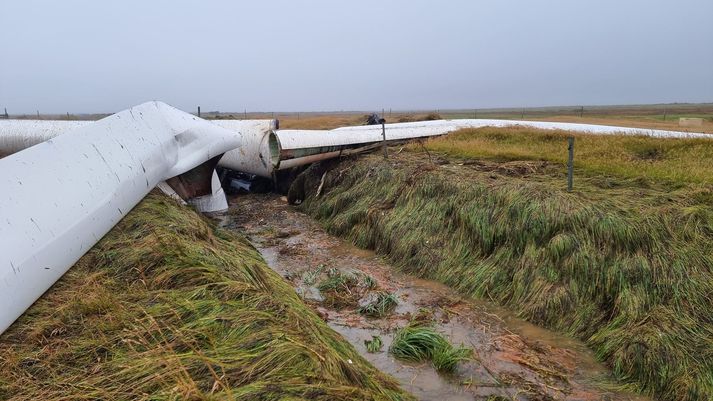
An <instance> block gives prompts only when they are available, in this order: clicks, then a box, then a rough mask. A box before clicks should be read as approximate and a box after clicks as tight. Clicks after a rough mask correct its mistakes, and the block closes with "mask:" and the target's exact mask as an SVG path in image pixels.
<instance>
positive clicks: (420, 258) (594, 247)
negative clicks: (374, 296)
mask: <svg viewBox="0 0 713 401" xmlns="http://www.w3.org/2000/svg"><path fill="white" fill-rule="evenodd" d="M516 132H517V131H516ZM473 135H475V136H476V137H477V138H481V139H479V140H482V141H483V142H482V144H483V145H482V146H481V147H478V146H475V145H472V147H470V148H466V149H465V150H463V149H460V144H459V141H461V139H462V138H464V137H466V138H470V137H471V136H473ZM500 135H502V136H503V137H502V139H488V138H487V137H488V136H490V137H493V136H500ZM513 135H514V134H513V131H510V130H506V131H505V132H500V131H489V130H485V131H480V132H477V133H473V132H470V131H468V132H463V133H460V134H456V135H455V139H454V138H450V139H449V138H444V139H443V140H442V141H441V142H438V141H434V142H432V143H431V144H429V146H431V148H432V149H439V147H440V149H442V150H448V151H449V152H452V153H454V154H458V155H461V156H467V157H475V156H476V155H485V156H488V157H496V156H497V157H501V153H498V152H501V151H503V148H502V147H495V148H492V147H490V146H489V145H491V144H493V143H495V142H493V141H503V142H505V143H507V142H508V141H515V142H516V143H517V145H513V148H512V149H520V150H519V151H518V152H527V153H525V155H533V153H532V152H530V151H529V150H528V151H526V146H525V145H524V143H527V141H529V140H530V139H516V138H514V137H513ZM533 135H539V136H542V135H544V134H542V133H534V134H533ZM549 135H552V136H553V138H554V139H553V143H557V145H556V146H555V145H552V146H555V147H554V148H556V149H558V150H559V149H560V148H562V143H563V141H562V138H561V137H560V134H558V133H550V134H549ZM540 139H542V138H540ZM580 139H581V141H580ZM604 139H607V140H612V141H614V142H613V144H614V145H612V147H616V148H619V146H618V145H622V144H629V145H631V144H636V143H642V144H645V143H646V142H645V141H644V140H643V139H641V138H631V139H626V138H624V139H623V138H611V137H606V138H604ZM533 140H534V139H533ZM542 140H543V141H544V139H542ZM585 140H587V139H586V138H584V137H582V138H578V141H580V142H578V149H582V148H584V147H585V146H584V144H583V143H582V142H584V141H585ZM592 141H595V139H592ZM630 141H632V142H630ZM639 141H642V142H639ZM462 142H464V143H469V142H467V141H462ZM686 144H687V146H689V148H686V147H685V146H684V145H686ZM594 145H595V144H593V145H592V146H594ZM596 145H597V146H600V150H602V152H604V149H603V148H601V146H602V145H601V144H596ZM468 146H470V145H468ZM538 146H541V147H540V148H539V149H547V146H550V145H542V144H540V145H538ZM627 146H628V145H627ZM679 146H683V148H679ZM709 146H710V145H708V144H707V143H705V144H704V143H699V142H697V141H682V142H680V143H677V144H668V143H667V144H666V145H665V146H664V151H663V153H664V154H665V155H667V156H666V159H665V160H670V159H669V158H670V157H672V156H671V155H672V154H676V153H677V152H684V151H686V149H688V150H689V151H690V152H691V154H692V155H693V156H692V157H691V159H693V158H703V157H704V155H705V152H708V150H709V149H711V148H710V147H709ZM554 148H553V149H554ZM624 149H626V146H624ZM624 151H625V150H607V151H606V152H610V153H613V154H616V153H617V152H624ZM458 152H460V153H458ZM562 153H566V152H564V151H563V152H562ZM610 153H604V154H610ZM509 154H510V156H509V157H508V158H509V159H512V158H515V157H520V154H519V153H517V152H516V151H514V150H513V151H512V153H509ZM390 157H391V160H390V162H384V161H383V159H382V158H381V157H380V156H378V155H373V156H366V157H364V158H361V159H359V160H356V161H347V162H346V163H350V164H349V165H348V166H345V165H341V166H339V167H338V168H336V169H335V170H334V172H333V173H332V172H330V173H328V174H327V176H326V178H325V186H324V190H323V192H322V195H321V196H320V197H316V196H314V195H313V194H314V193H315V190H314V188H316V186H317V185H319V182H320V179H321V177H322V173H323V171H324V168H325V167H324V166H320V165H315V166H313V167H312V168H311V169H310V170H308V171H307V172H306V173H305V177H306V178H305V179H304V180H303V185H305V186H307V187H309V188H306V190H305V193H307V194H308V197H307V199H306V200H305V201H304V202H303V204H302V206H301V208H302V209H303V210H305V211H306V212H308V213H310V214H311V215H312V216H314V217H316V218H317V219H318V220H320V221H322V222H323V224H324V225H325V227H326V229H327V230H328V231H329V232H331V233H333V234H336V235H341V236H344V237H347V238H349V239H350V240H351V241H352V242H354V243H355V244H356V245H358V246H361V247H363V248H371V249H374V250H375V251H376V252H378V253H380V254H382V255H385V256H386V257H387V258H388V259H389V260H390V261H391V262H392V263H393V264H394V265H396V266H398V267H400V268H401V269H402V270H404V271H406V272H410V273H413V274H416V275H419V276H423V277H427V278H431V279H435V280H439V281H441V282H443V283H445V284H447V285H449V286H451V287H453V288H454V289H457V290H458V291H460V292H462V293H464V294H468V295H472V296H476V297H482V298H487V299H490V300H493V301H495V302H497V303H499V304H501V305H505V306H507V307H509V308H511V309H512V310H516V311H519V314H520V316H521V317H523V318H526V319H528V320H529V321H531V322H534V323H537V324H540V325H543V326H546V327H549V328H553V329H556V330H558V331H561V332H565V333H568V334H570V335H572V336H574V337H577V338H580V339H582V340H583V341H585V342H586V343H587V344H588V345H589V346H591V348H592V349H593V350H594V351H595V352H596V354H597V355H598V357H599V358H600V359H601V360H603V361H606V362H607V363H608V364H609V366H611V368H612V370H613V372H614V374H615V376H617V377H618V378H619V379H620V380H621V381H622V382H624V383H627V384H631V385H634V386H636V387H637V388H639V389H640V390H641V391H642V392H644V393H646V394H652V395H655V396H656V397H657V398H658V399H660V400H667V401H668V400H671V401H672V400H686V401H694V400H696V401H697V400H709V399H713V314H712V313H711V299H712V298H711V294H713V187H711V186H710V185H700V184H695V185H694V184H684V183H678V184H660V183H657V182H656V181H652V180H648V179H645V178H641V177H634V178H629V176H630V174H633V170H628V169H630V168H633V166H634V165H636V164H629V162H628V161H625V162H624V164H623V166H626V168H625V169H624V171H625V172H626V174H624V175H623V176H602V175H599V174H594V173H592V174H589V175H587V174H584V173H582V174H580V175H579V176H578V178H576V184H575V188H576V191H575V192H573V193H567V192H566V191H565V190H564V188H565V184H564V183H565V180H564V173H563V171H562V170H563V169H561V168H560V167H557V166H556V165H555V169H554V171H550V170H548V169H544V170H542V171H540V170H528V171H527V173H526V174H524V175H521V174H513V173H512V172H511V171H510V169H508V170H507V171H503V172H501V171H500V170H499V169H497V168H490V167H488V166H481V165H472V166H471V165H463V166H458V165H456V164H446V165H444V166H434V165H433V164H432V163H429V162H428V157H427V156H426V155H422V154H418V155H414V154H401V155H398V156H396V155H391V156H390ZM533 157H534V156H533ZM552 157H553V158H555V157H559V156H552ZM578 157H579V159H580V160H582V159H584V160H586V157H584V156H581V155H580V156H578ZM708 159H709V160H710V158H708ZM609 160H610V161H612V163H611V164H612V166H614V167H611V168H624V167H621V166H619V167H616V166H617V164H616V163H614V162H618V161H619V160H628V159H621V158H616V157H613V156H612V157H610V158H609ZM580 163H584V161H583V160H582V161H581V162H580ZM592 163H594V165H596V166H601V168H602V169H605V166H604V165H603V164H597V163H600V162H596V161H594V160H593V161H592ZM602 163H603V162H602ZM645 163H651V162H649V161H647V162H645ZM490 164H494V165H497V164H498V163H490ZM702 164H703V162H702V161H700V160H698V161H691V162H690V165H691V166H698V167H692V168H691V171H692V173H693V174H695V172H696V169H698V171H699V172H700V171H702V170H703V166H702ZM642 165H643V164H642ZM685 165H686V164H677V165H672V166H677V167H672V168H673V169H674V170H676V169H678V171H680V170H683V169H684V167H683V166H685ZM580 166H581V164H580ZM485 167H488V168H485ZM491 167H492V166H491ZM596 170H597V169H596V168H593V169H592V170H591V171H596ZM579 171H581V169H580V170H579ZM647 171H649V172H651V171H656V172H657V173H656V174H659V173H660V174H663V175H667V176H668V174H669V173H666V172H664V170H663V169H658V167H657V170H646V169H644V168H642V169H641V172H642V174H643V175H646V174H648V173H647ZM652 174H653V173H652ZM656 174H654V176H655V175H656ZM676 174H678V173H676ZM676 174H674V176H676ZM710 176H713V175H710ZM701 177H702V176H701ZM313 187H314V188H313ZM397 352H400V351H397ZM405 352H406V353H405V354H404V355H409V354H408V353H407V352H408V351H405ZM411 352H412V354H413V355H414V357H420V354H419V353H417V352H415V351H411Z"/></svg>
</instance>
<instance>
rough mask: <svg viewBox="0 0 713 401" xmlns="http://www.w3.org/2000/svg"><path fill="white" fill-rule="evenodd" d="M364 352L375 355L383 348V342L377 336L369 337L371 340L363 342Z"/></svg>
mask: <svg viewBox="0 0 713 401" xmlns="http://www.w3.org/2000/svg"><path fill="white" fill-rule="evenodd" d="M364 345H365V346H366V351H367V352H369V353H372V354H374V353H377V352H379V351H381V349H382V348H383V347H384V342H383V341H382V340H381V337H379V336H371V340H364Z"/></svg>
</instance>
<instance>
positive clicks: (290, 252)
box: [219, 194, 644, 400]
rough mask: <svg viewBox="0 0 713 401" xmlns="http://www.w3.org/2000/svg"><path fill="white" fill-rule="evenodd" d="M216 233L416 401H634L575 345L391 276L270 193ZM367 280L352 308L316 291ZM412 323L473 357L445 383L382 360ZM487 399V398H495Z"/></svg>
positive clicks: (248, 203) (237, 210)
mask: <svg viewBox="0 0 713 401" xmlns="http://www.w3.org/2000/svg"><path fill="white" fill-rule="evenodd" d="M219 217H220V220H221V223H222V225H224V226H225V227H228V228H231V229H235V230H238V231H240V232H242V233H245V234H247V235H248V237H249V238H250V240H251V241H252V243H253V244H254V245H255V247H256V248H257V249H258V250H259V251H260V253H261V254H262V255H263V257H264V258H265V260H266V261H267V263H268V265H269V266H270V267H271V268H273V269H274V270H275V271H277V272H278V273H280V274H281V275H282V276H283V277H284V278H285V279H286V280H287V281H289V282H290V283H292V285H293V286H294V287H295V289H296V291H297V292H298V293H299V294H301V296H302V297H303V299H304V300H305V301H306V302H307V303H308V304H310V305H311V306H313V307H314V308H315V309H316V310H317V311H318V313H319V314H320V316H322V317H323V318H324V319H325V320H326V321H327V322H328V323H329V325H330V326H331V327H332V328H333V329H334V330H336V331H337V332H339V333H341V334H342V335H343V336H344V337H345V338H346V339H348V340H349V341H350V342H351V343H352V345H353V346H354V347H355V348H356V349H357V350H358V351H359V352H360V353H361V354H362V355H363V356H364V357H365V358H366V359H367V360H369V361H370V362H371V363H372V364H373V365H374V366H376V367H377V368H379V369H380V370H382V371H384V372H387V373H389V374H391V375H392V376H394V377H395V378H397V379H398V380H399V381H400V382H401V384H402V386H403V388H404V389H406V390H407V391H409V392H411V393H413V394H414V395H415V396H417V397H418V398H420V399H423V400H473V399H488V398H490V399H493V398H495V397H497V396H499V397H503V398H501V399H507V400H511V399H512V400H643V399H644V398H642V397H637V396H634V395H632V394H628V393H623V392H616V391H609V390H607V389H611V388H613V387H614V386H613V384H612V382H611V381H610V379H609V376H608V371H607V369H606V368H605V367H604V366H602V365H601V364H599V363H598V362H596V361H595V359H594V357H593V355H592V353H591V352H590V351H589V350H588V349H587V348H586V347H585V346H584V345H583V344H582V343H581V342H578V341H576V340H572V339H570V338H567V337H564V336H561V335H558V334H556V333H553V332H550V331H548V330H545V329H542V328H539V327H536V326H533V325H531V324H529V323H527V322H525V321H522V320H519V319H517V318H516V317H514V316H513V314H512V313H510V312H508V311H506V310H503V309H502V308H498V307H496V306H494V305H492V304H489V303H487V302H483V301H478V300H474V299H468V298H463V297H460V296H457V295H456V294H455V293H454V292H453V291H452V290H450V289H449V288H448V287H446V286H444V285H441V284H439V283H436V282H433V281H428V280H421V279H417V278H414V277H410V276H407V275H403V274H400V273H398V272H397V271H396V269H394V268H393V267H391V266H390V265H388V264H387V263H385V262H384V261H383V260H381V259H380V258H379V257H377V256H375V255H374V254H373V253H371V252H369V251H364V250H361V249H358V248H355V247H353V246H351V245H349V244H347V243H345V242H344V241H342V240H341V239H339V238H336V237H334V236H331V235H329V234H327V233H326V232H324V230H322V229H321V228H320V227H319V225H318V224H317V223H316V222H315V221H313V220H312V219H311V218H310V217H309V216H307V215H305V214H302V213H300V212H298V211H297V210H296V209H295V208H293V207H291V206H289V205H288V204H287V202H286V200H285V198H283V197H280V196H278V195H274V194H265V195H259V194H251V195H240V196H236V197H233V198H231V199H230V210H229V211H228V212H227V213H226V214H224V215H222V216H219ZM339 273H342V274H349V275H356V276H359V277H371V278H373V280H374V282H375V284H373V283H372V289H371V290H368V289H365V290H363V291H360V292H359V294H346V295H347V296H352V295H353V296H354V297H355V298H361V301H356V302H357V303H356V304H351V305H350V304H347V305H344V304H342V303H339V304H338V305H332V303H333V302H329V301H330V300H325V297H324V294H321V293H320V291H319V290H318V288H317V287H318V285H319V283H320V282H321V281H323V280H325V279H326V277H328V276H329V275H334V274H339ZM377 290H379V291H387V292H391V293H394V294H395V295H396V296H397V297H398V305H397V306H396V308H395V309H394V310H393V311H392V312H391V313H390V314H388V315H387V316H386V317H384V318H370V317H365V316H363V315H361V314H359V313H358V311H357V309H358V306H359V302H361V304H363V303H364V302H365V301H366V300H368V299H369V293H371V292H373V291H377ZM412 319H420V320H424V319H425V320H428V321H431V322H432V323H433V325H434V327H435V328H436V329H437V330H438V331H439V332H441V333H442V334H444V335H445V336H446V337H447V338H448V339H449V341H450V342H451V343H453V344H454V345H464V346H466V347H469V348H472V349H473V351H474V354H473V358H472V359H471V360H469V361H466V362H462V363H460V364H459V366H458V368H457V370H456V372H455V373H454V374H449V375H443V374H439V373H438V372H436V370H435V369H434V368H433V367H432V366H431V365H430V363H428V362H426V363H407V362H403V361H400V360H397V359H395V358H394V357H393V356H392V355H391V354H389V352H388V349H389V345H390V344H391V341H392V338H393V334H394V332H395V331H396V330H397V329H398V328H400V327H403V326H405V325H407V324H408V322H409V321H411V320H412ZM372 336H379V337H380V338H381V339H382V340H383V347H382V349H381V350H380V351H379V352H375V353H369V352H367V349H366V346H365V343H364V341H365V340H370V339H372ZM495 399H497V398H495Z"/></svg>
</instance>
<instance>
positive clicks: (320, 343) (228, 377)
mask: <svg viewBox="0 0 713 401" xmlns="http://www.w3.org/2000/svg"><path fill="white" fill-rule="evenodd" d="M0 398H1V399H4V400H5V399H6V400H66V399H72V400H96V399H106V400H178V399H192V400H228V399H230V400H238V399H240V400H287V399H289V400H296V399H310V400H312V399H317V400H335V399H347V400H363V399H370V400H400V399H411V397H410V396H409V395H407V394H404V393H403V392H402V391H401V390H400V389H399V388H398V385H397V383H396V382H395V381H394V380H393V379H391V378H389V377H388V376H385V375H384V374H382V373H380V372H379V371H377V370H376V369H375V368H373V367H372V366H371V365H369V364H368V363H367V362H366V361H365V360H364V359H363V358H361V357H360V356H359V355H358V353H357V352H356V351H355V350H354V349H353V348H352V347H351V345H349V344H348V343H347V342H346V341H345V340H344V339H343V338H342V337H340V336H339V335H338V334H336V333H335V332H334V331H332V330H331V329H330V328H329V327H328V326H327V325H326V324H325V323H324V322H323V321H321V320H320V319H319V318H318V317H317V316H316V315H315V314H314V313H313V312H312V311H311V310H310V309H309V308H307V307H306V306H305V305H304V304H303V303H302V302H301V301H300V300H299V298H298V297H297V295H296V294H295V292H294V290H293V289H292V288H291V286H290V285H289V284H287V283H286V282H284V281H283V280H282V279H281V278H280V277H279V276H278V275H277V274H276V273H274V272H273V271H272V270H270V269H269V268H268V267H267V265H266V264H265V263H264V261H263V260H262V259H261V258H260V256H259V254H258V253H257V251H256V250H255V249H254V248H252V247H251V246H250V245H249V243H248V242H247V241H246V240H245V239H243V238H242V237H239V236H236V235H234V234H232V233H229V232H226V231H223V230H220V229H217V228H215V227H214V226H213V225H211V224H208V223H207V222H206V221H205V220H204V219H202V218H201V217H200V216H198V215H197V214H196V213H195V212H193V211H192V210H190V209H189V208H186V207H182V206H180V205H177V204H176V203H175V202H174V201H172V200H171V199H169V198H167V197H165V196H162V195H158V194H152V195H150V196H149V197H147V198H146V199H145V200H144V201H143V202H142V203H141V204H139V205H138V206H137V207H136V208H135V209H134V210H133V211H132V212H131V213H130V214H129V215H127V217H126V218H125V219H124V220H123V221H122V222H121V223H120V224H119V225H117V226H116V227H115V228H114V229H113V230H112V231H111V232H110V233H109V234H108V235H107V236H106V237H105V238H104V239H103V240H102V241H101V242H100V243H99V244H97V246H96V247H95V248H94V249H93V250H92V251H90V252H89V253H88V254H87V255H85V256H84V257H83V258H82V259H81V260H80V261H79V262H78V263H77V265H75V266H74V267H73V268H72V269H70V271H69V272H68V273H67V274H66V275H65V276H64V277H63V278H62V279H61V280H60V281H59V282H58V283H57V284H56V285H55V286H53V288H52V289H51V290H49V291H48V293H47V294H45V296H43V297H42V298H41V299H40V300H38V301H37V303H35V305H33V306H32V307H31V308H30V309H29V310H28V311H27V313H25V315H23V317H21V318H20V320H19V321H18V322H16V323H15V324H14V325H13V326H12V327H11V328H10V329H9V330H8V331H6V332H5V333H4V334H3V335H2V336H1V337H0Z"/></svg>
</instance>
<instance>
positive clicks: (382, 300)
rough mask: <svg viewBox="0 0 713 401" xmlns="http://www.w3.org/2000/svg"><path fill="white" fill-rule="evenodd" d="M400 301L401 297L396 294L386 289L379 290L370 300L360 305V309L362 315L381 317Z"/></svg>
mask: <svg viewBox="0 0 713 401" xmlns="http://www.w3.org/2000/svg"><path fill="white" fill-rule="evenodd" d="M398 303H399V299H398V298H397V297H396V295H394V294H391V293H388V292H385V291H377V292H375V293H374V294H373V297H372V299H371V300H370V302H369V303H367V304H365V305H362V306H360V307H359V309H358V311H359V313H361V314H362V315H366V316H369V317H376V318H380V317H384V316H386V315H388V314H389V313H391V311H393V310H394V308H396V305H398Z"/></svg>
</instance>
